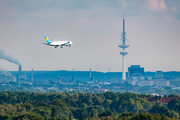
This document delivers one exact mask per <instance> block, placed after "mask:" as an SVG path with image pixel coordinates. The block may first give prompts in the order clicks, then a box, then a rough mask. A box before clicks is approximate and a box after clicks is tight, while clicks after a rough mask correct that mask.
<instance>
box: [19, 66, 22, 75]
mask: <svg viewBox="0 0 180 120" xmlns="http://www.w3.org/2000/svg"><path fill="white" fill-rule="evenodd" d="M21 71H22V66H21V65H19V75H21Z"/></svg>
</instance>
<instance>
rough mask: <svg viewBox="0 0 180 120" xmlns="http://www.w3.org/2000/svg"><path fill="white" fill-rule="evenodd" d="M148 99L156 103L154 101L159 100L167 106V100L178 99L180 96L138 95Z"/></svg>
mask: <svg viewBox="0 0 180 120" xmlns="http://www.w3.org/2000/svg"><path fill="white" fill-rule="evenodd" d="M140 98H144V99H146V100H148V101H149V102H151V103H156V101H159V102H161V103H162V104H163V105H164V106H167V104H168V102H170V101H171V100H172V99H173V98H177V99H180V97H161V96H155V97H140Z"/></svg>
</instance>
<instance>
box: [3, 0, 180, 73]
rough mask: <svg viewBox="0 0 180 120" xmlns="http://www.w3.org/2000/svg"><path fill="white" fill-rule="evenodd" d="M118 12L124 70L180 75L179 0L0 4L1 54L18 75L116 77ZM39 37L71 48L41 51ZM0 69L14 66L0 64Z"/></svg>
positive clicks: (41, 0) (18, 0)
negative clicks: (56, 73)
mask: <svg viewBox="0 0 180 120" xmlns="http://www.w3.org/2000/svg"><path fill="white" fill-rule="evenodd" d="M123 11H125V19H126V32H127V36H126V38H127V41H126V44H128V45H130V46H129V48H127V49H126V50H125V51H127V52H128V55H127V56H126V58H125V59H126V70H127V68H128V67H129V66H130V65H141V66H142V67H144V68H145V71H157V70H162V71H180V62H179V60H180V47H179V46H180V0H1V1H0V36H1V37H0V42H1V43H0V49H2V50H4V53H5V54H7V55H10V56H11V57H13V58H14V59H17V60H18V61H19V62H20V63H21V64H22V70H31V68H33V69H34V70H72V69H75V70H81V71H84V70H85V71H87V70H89V68H91V69H92V71H102V72H107V71H108V69H109V68H110V71H111V72H112V71H115V72H121V71H122V56H121V55H120V54H119V52H121V51H122V49H121V48H119V47H118V45H120V44H122V41H121V40H120V39H121V33H122V29H123V28H122V24H123V22H122V21H123ZM44 34H46V35H47V36H48V38H49V39H50V40H51V41H53V40H71V41H72V42H73V45H72V47H71V48H63V49H61V48H57V49H55V48H54V47H50V46H46V45H43V44H41V43H43V42H45V39H44ZM0 68H3V69H6V70H17V69H18V65H16V64H14V63H11V62H8V61H6V60H3V59H0Z"/></svg>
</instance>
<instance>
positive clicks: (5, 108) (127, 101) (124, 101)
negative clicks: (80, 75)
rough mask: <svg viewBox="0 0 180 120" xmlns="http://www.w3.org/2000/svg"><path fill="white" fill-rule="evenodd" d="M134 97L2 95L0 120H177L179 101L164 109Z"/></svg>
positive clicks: (133, 95)
mask: <svg viewBox="0 0 180 120" xmlns="http://www.w3.org/2000/svg"><path fill="white" fill-rule="evenodd" d="M139 96H143V97H146V95H138V94H134V93H123V94H121V93H113V92H106V93H96V94H91V93H75V94H68V93H66V92H65V93H29V92H9V91H5V92H0V120H3V119H4V120H22V119H27V120H32V119H34V120H36V119H37V120H41V119H42V120H54V119H59V120H65V119H67V120H72V119H79V120H85V119H114V120H116V119H117V120H142V119H141V118H142V117H143V118H144V120H146V119H145V118H147V119H149V120H156V117H157V118H158V120H161V119H162V120H164V119H172V120H173V119H175V118H176V119H177V118H179V114H180V100H178V99H173V100H171V101H170V102H169V103H168V106H167V107H165V106H163V105H162V103H160V102H156V103H155V104H153V105H152V104H151V103H150V102H149V101H147V100H145V99H141V98H139Z"/></svg>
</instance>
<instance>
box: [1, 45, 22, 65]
mask: <svg viewBox="0 0 180 120" xmlns="http://www.w3.org/2000/svg"><path fill="white" fill-rule="evenodd" d="M0 59H4V60H7V61H9V62H12V63H14V64H16V65H21V63H20V62H19V61H18V60H17V59H14V58H13V57H12V56H10V55H6V54H5V53H4V50H3V49H0Z"/></svg>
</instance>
